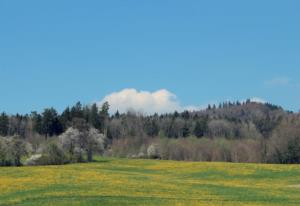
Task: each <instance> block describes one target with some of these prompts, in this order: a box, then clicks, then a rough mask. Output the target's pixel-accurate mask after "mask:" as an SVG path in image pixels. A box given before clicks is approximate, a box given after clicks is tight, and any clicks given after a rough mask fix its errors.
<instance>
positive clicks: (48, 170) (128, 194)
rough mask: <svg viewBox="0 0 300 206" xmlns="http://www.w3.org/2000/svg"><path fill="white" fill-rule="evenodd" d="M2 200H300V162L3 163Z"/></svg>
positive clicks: (11, 202)
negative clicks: (264, 163) (31, 164)
mask: <svg viewBox="0 0 300 206" xmlns="http://www.w3.org/2000/svg"><path fill="white" fill-rule="evenodd" d="M0 205H1V206H4V205H30V206H34V205H55V206H61V205H93V206H95V205H108V206H109V205H228V206H229V205H230V206H233V205H270V206H271V205H272V206H274V205H295V206H296V205H300V165H263V164H232V163H194V162H174V161H156V160H127V159H101V160H99V161H98V162H95V163H89V164H74V165H65V166H48V167H22V168H1V170H0Z"/></svg>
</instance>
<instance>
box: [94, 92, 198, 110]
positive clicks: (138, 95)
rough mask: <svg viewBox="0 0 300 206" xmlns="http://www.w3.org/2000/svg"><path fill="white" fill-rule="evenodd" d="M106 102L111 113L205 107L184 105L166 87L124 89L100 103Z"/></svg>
mask: <svg viewBox="0 0 300 206" xmlns="http://www.w3.org/2000/svg"><path fill="white" fill-rule="evenodd" d="M104 102H108V103H109V104H110V112H111V113H115V112H116V111H119V112H121V113H124V112H127V111H128V110H134V111H138V112H142V113H144V114H154V113H159V114H161V113H170V112H174V111H179V112H181V111H184V110H190V111H191V110H199V109H201V108H203V107H197V106H182V105H181V104H180V101H179V100H178V98H177V96H176V95H175V94H173V93H172V92H170V91H168V90H166V89H161V90H158V91H155V92H149V91H137V90H136V89H123V90H121V91H119V92H114V93H112V94H109V95H107V96H106V97H104V98H103V99H102V101H101V102H99V104H100V105H101V104H103V103H104Z"/></svg>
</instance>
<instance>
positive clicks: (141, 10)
mask: <svg viewBox="0 0 300 206" xmlns="http://www.w3.org/2000/svg"><path fill="white" fill-rule="evenodd" d="M299 8H300V1H298V0H285V1H276V0H270V1H269V0H264V1H261V0H260V1H258V0H252V1H240V0H239V1H238V0H236V1H231V0H229V1H223V0H222V1H221V0H220V1H217V0H213V1H200V0H195V1H189V0H185V1H183V0H182V1H176V0H172V1H167V0H166V1H161V0H153V1H140V0H139V1H133V0H132V1H130V0H129V1H124V0H120V1H96V0H95V1H92V0H91V1H76V0H72V1H71V0H70V1H67V0H64V1H61V0H60V1H56V0H51V1H38V0H36V1H32V0H28V1H21V0H19V1H15V0H2V1H0V25H1V26H0V94H1V97H0V110H1V111H3V110H4V111H6V112H9V113H16V112H20V113H27V112H30V111H32V110H38V111H40V110H41V109H43V108H45V107H49V106H54V107H55V108H57V109H59V110H62V109H63V108H64V107H66V106H67V105H72V104H74V103H75V102H76V101H79V100H80V101H82V102H83V103H90V102H93V101H101V100H102V99H103V98H104V96H106V95H109V94H111V93H112V92H118V91H121V90H123V89H125V88H135V89H136V90H137V91H138V92H139V91H140V90H143V91H150V92H155V91H157V90H161V89H165V90H168V91H170V92H172V93H173V94H175V95H176V96H177V99H178V100H177V101H178V102H179V101H180V104H181V105H184V106H185V105H196V106H201V105H205V104H207V103H214V102H219V101H224V100H243V99H245V98H248V97H249V98H251V97H259V98H262V99H264V100H266V101H269V102H272V103H275V104H279V105H282V106H283V107H284V108H286V109H289V110H294V111H298V110H299V109H300V94H299V90H300V12H299Z"/></svg>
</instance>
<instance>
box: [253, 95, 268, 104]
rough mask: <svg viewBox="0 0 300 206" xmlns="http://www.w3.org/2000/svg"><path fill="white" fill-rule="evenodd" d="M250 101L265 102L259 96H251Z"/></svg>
mask: <svg viewBox="0 0 300 206" xmlns="http://www.w3.org/2000/svg"><path fill="white" fill-rule="evenodd" d="M250 101H251V102H257V103H263V104H264V103H266V102H267V101H266V100H264V99H262V98H259V97H252V98H250Z"/></svg>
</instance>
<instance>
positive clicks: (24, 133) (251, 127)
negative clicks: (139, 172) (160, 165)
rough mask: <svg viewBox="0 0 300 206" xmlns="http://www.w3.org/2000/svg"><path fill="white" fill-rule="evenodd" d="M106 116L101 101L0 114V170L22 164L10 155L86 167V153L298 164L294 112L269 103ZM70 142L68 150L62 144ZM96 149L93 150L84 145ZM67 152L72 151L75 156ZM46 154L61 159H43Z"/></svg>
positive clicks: (298, 128) (298, 127)
mask: <svg viewBox="0 0 300 206" xmlns="http://www.w3.org/2000/svg"><path fill="white" fill-rule="evenodd" d="M108 111H109V104H108V103H104V104H103V105H102V106H100V107H98V106H97V105H96V104H93V105H85V106H83V105H82V104H81V103H80V102H78V103H77V104H76V105H74V106H72V107H67V108H66V109H65V110H64V111H63V112H62V113H58V112H57V111H56V110H55V109H54V108H47V109H45V110H44V111H43V112H42V113H38V112H32V113H31V114H28V115H20V114H16V115H7V114H5V113H2V114H1V116H0V136H2V137H1V138H0V140H1V141H0V159H1V160H0V161H2V163H1V164H2V165H20V164H22V163H21V162H20V160H18V161H15V159H16V157H15V156H16V155H15V154H13V152H11V151H10V150H13V151H16V150H21V151H20V154H18V155H17V156H18V158H19V159H20V158H22V157H23V156H26V157H30V156H31V155H37V154H39V155H40V156H44V157H48V159H47V158H46V160H44V162H46V163H44V164H57V163H67V162H78V161H80V162H81V161H91V160H92V156H91V155H92V152H93V153H94V152H95V153H99V154H101V155H107V156H118V157H129V158H160V159H173V160H188V161H228V162H267V163H299V162H300V115H299V113H293V112H289V111H285V110H283V109H282V108H281V107H279V106H276V105H272V104H269V103H264V104H263V103H256V102H251V101H250V100H247V101H246V102H243V103H241V102H225V103H222V104H220V105H217V106H216V105H209V106H208V108H207V109H205V110H201V111H194V112H189V111H184V112H174V113H171V114H162V115H158V114H154V115H143V114H141V113H138V112H134V111H129V112H127V113H126V114H120V113H119V112H117V113H115V114H113V115H109V113H108ZM72 129H73V130H72ZM66 133H67V134H66ZM100 134H101V135H100ZM72 135H73V136H72ZM74 135H75V136H76V135H77V136H76V137H75V136H74ZM94 136H96V138H94ZM72 139H73V140H74V142H73V143H74V145H75V146H74V148H70V145H67V146H66V145H65V144H63V143H62V142H64V143H66V142H70V141H69V140H72ZM99 139H101V141H98V140H99ZM66 140H68V141H66ZM16 142H18V144H16ZM96 143H99V144H98V145H99V146H98V148H91V147H90V144H94V145H97V144H96ZM76 144H77V146H76ZM49 145H51V147H50V149H49ZM77 147H78V148H77ZM100 147H101V149H99V148H100ZM24 148H25V149H24ZM45 148H47V149H45ZM76 148H77V149H76ZM71 149H73V150H72V151H71ZM23 150H24V151H23ZM52 150H55V151H52ZM56 150H57V151H56ZM75 151H77V152H78V151H80V152H79V153H80V154H79V155H77V156H76V155H75V156H76V157H75V156H74V154H75ZM53 152H54V153H55V152H56V153H59V155H62V156H63V158H64V160H63V161H57V160H59V159H60V158H61V157H60V156H58V157H55V158H54V159H51V158H50V156H53ZM45 153H47V154H45ZM85 156H87V158H86V159H85ZM18 158H17V159H18ZM49 159H50V160H49Z"/></svg>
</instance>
